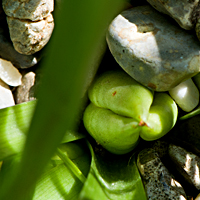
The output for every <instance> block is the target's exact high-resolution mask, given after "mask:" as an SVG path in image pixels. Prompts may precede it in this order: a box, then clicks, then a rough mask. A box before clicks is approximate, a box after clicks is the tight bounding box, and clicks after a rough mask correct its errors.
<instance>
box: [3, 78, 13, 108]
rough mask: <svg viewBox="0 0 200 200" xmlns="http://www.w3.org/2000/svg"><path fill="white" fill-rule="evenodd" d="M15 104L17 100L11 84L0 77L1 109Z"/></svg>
mask: <svg viewBox="0 0 200 200" xmlns="http://www.w3.org/2000/svg"><path fill="white" fill-rule="evenodd" d="M14 105H15V101H14V98H13V94H12V92H11V90H10V88H9V86H8V85H7V84H6V83H4V82H3V81H2V80H1V79H0V109H2V108H6V107H10V106H14Z"/></svg>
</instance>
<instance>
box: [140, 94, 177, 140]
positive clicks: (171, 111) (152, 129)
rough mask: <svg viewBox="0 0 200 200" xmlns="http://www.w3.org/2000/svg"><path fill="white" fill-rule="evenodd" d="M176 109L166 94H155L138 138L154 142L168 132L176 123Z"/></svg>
mask: <svg viewBox="0 0 200 200" xmlns="http://www.w3.org/2000/svg"><path fill="white" fill-rule="evenodd" d="M177 116H178V108H177V105H176V103H175V102H174V101H173V99H172V98H171V97H170V96H169V95H167V94H166V93H155V97H154V101H153V104H152V106H151V108H150V111H149V117H148V119H147V121H146V123H145V124H144V126H143V127H142V130H141V132H140V137H141V138H142V139H144V140H147V141H151V140H156V139H159V138H161V137H162V136H164V135H165V134H166V133H167V132H169V131H170V130H171V129H172V128H173V126H174V125H175V123H176V120H177Z"/></svg>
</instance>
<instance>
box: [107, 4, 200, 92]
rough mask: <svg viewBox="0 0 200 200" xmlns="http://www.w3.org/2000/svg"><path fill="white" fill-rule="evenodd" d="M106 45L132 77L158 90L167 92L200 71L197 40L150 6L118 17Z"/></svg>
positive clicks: (123, 13)
mask: <svg viewBox="0 0 200 200" xmlns="http://www.w3.org/2000/svg"><path fill="white" fill-rule="evenodd" d="M107 43H108V46H109V48H110V51H111V53H112V55H113V56H114V58H115V59H116V61H117V62H118V64H119V65H120V66H121V67H122V68H123V69H124V70H125V71H126V72H127V73H128V74H129V75H130V76H132V77H133V78H134V79H135V80H137V81H138V82H140V83H141V84H143V85H145V86H147V87H149V88H151V89H153V90H156V91H168V90H170V89H172V88H174V87H175V86H176V85H178V84H179V83H180V82H182V81H184V80H186V79H188V78H190V77H192V76H194V75H196V74H197V73H198V72H199V71H200V64H199V63H200V62H199V61H200V55H199V50H200V43H199V41H198V39H197V37H196V36H195V35H193V34H191V33H189V32H188V31H185V30H183V29H182V28H180V27H178V26H176V25H175V24H173V23H172V22H171V21H169V20H168V19H166V17H164V16H163V15H161V14H160V13H159V12H157V11H156V10H155V9H154V8H152V7H151V6H148V5H147V6H139V7H134V8H132V9H129V10H126V11H123V12H122V13H121V14H119V15H118V16H117V17H116V18H115V19H114V20H113V22H112V23H111V25H110V26H109V30H108V33H107Z"/></svg>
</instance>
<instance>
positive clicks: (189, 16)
mask: <svg viewBox="0 0 200 200" xmlns="http://www.w3.org/2000/svg"><path fill="white" fill-rule="evenodd" d="M147 1H148V2H149V3H150V4H151V5H152V6H153V7H154V8H155V9H156V10H158V11H160V12H162V13H164V14H167V15H169V16H170V17H172V18H173V19H174V20H176V22H177V23H178V24H179V25H180V26H181V27H182V28H184V29H186V30H190V29H192V28H193V27H194V25H195V23H196V17H197V15H198V14H199V0H192V1H188V0H176V1H174V0H147Z"/></svg>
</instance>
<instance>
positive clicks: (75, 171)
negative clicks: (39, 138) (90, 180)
mask: <svg viewBox="0 0 200 200" xmlns="http://www.w3.org/2000/svg"><path fill="white" fill-rule="evenodd" d="M57 155H58V156H59V157H60V158H61V160H62V161H63V162H64V164H65V166H66V167H67V168H68V169H69V170H71V171H72V173H73V174H74V175H75V176H76V177H77V178H78V179H79V180H80V181H81V182H82V183H84V182H85V180H86V177H85V176H84V174H83V173H82V172H81V171H80V170H79V168H78V167H77V166H76V165H75V164H74V163H73V162H72V161H71V159H70V158H69V157H68V156H67V155H66V154H64V153H63V152H62V150H60V149H59V148H58V149H57Z"/></svg>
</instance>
